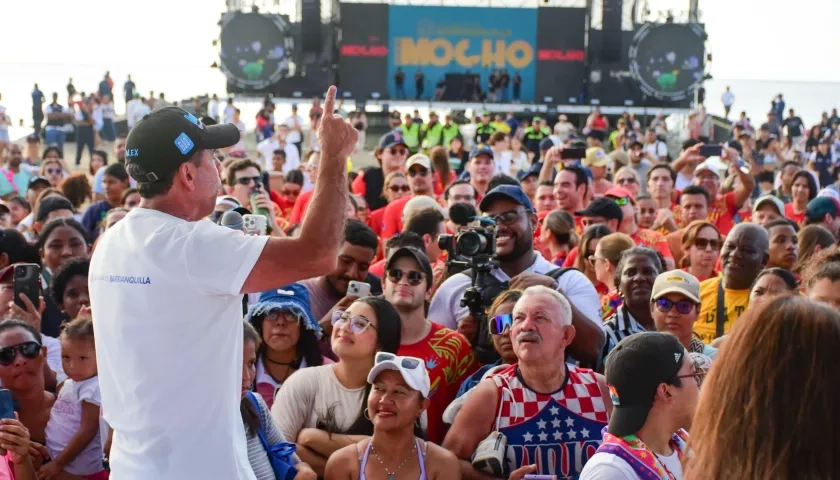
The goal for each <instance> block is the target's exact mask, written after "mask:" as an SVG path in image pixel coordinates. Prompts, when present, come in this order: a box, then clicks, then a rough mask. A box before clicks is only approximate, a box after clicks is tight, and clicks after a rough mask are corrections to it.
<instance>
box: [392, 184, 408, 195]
mask: <svg viewBox="0 0 840 480" xmlns="http://www.w3.org/2000/svg"><path fill="white" fill-rule="evenodd" d="M388 190H390V191H392V192H394V193H400V192H408V191H410V190H411V189H410V188H409V187H408V185H391V186H390V187H388Z"/></svg>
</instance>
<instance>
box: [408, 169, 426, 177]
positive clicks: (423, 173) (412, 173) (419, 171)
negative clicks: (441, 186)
mask: <svg viewBox="0 0 840 480" xmlns="http://www.w3.org/2000/svg"><path fill="white" fill-rule="evenodd" d="M428 174H429V170H428V169H427V168H418V169H417V170H409V171H408V176H409V177H412V178H413V177H416V176H417V175H420V176H421V177H425V176H426V175H428Z"/></svg>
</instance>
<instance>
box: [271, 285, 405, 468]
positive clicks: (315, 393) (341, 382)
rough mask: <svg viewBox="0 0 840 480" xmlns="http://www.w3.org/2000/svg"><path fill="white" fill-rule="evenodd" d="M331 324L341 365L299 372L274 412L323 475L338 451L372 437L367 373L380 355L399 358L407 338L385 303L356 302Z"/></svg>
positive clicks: (377, 300)
mask: <svg viewBox="0 0 840 480" xmlns="http://www.w3.org/2000/svg"><path fill="white" fill-rule="evenodd" d="M332 323H333V331H332V337H331V345H332V350H333V352H334V353H335V355H336V356H337V357H338V359H339V362H338V363H334V364H331V365H322V366H320V367H310V368H304V369H302V370H299V371H298V372H297V373H295V374H294V375H292V376H291V377H289V379H288V380H287V381H286V383H284V384H283V387H282V388H280V390H278V392H277V396H276V397H275V399H274V406H273V407H272V409H271V415H272V416H273V417H274V420H275V421H276V422H277V425H278V427H279V428H280V431H281V432H282V433H283V436H284V437H285V438H287V439H289V441H294V442H295V443H296V444H297V453H298V455H299V456H300V458H301V460H303V461H305V462H306V463H308V464H309V465H311V466H312V468H313V469H314V470H315V471H316V472H318V474H319V475H323V473H324V466H325V465H326V462H327V458H329V456H330V455H332V454H333V453H334V452H335V451H336V450H338V449H340V448H342V447H345V446H347V445H351V444H353V443H356V442H359V441H361V440H363V439H364V438H365V437H366V436H369V435H371V434H372V433H373V424H372V423H371V422H370V419H369V418H368V417H367V416H365V415H364V411H365V408H366V401H365V400H366V399H367V397H368V395H369V393H370V385H369V384H368V383H367V372H369V371H370V369H371V368H373V364H374V358H375V357H376V354H377V353H378V352H389V353H394V354H396V352H397V349H398V348H399V347H400V339H401V336H402V322H401V320H400V316H399V313H397V311H396V310H395V309H394V307H393V306H392V305H391V304H390V303H388V302H387V301H386V300H385V299H383V298H382V297H364V298H360V299H358V300H356V301H355V302H353V303H352V304H351V305H350V307H349V308H347V310H346V311H343V312H342V311H340V310H338V311H336V312H335V314H334V316H333V318H332Z"/></svg>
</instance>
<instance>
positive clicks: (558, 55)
mask: <svg viewBox="0 0 840 480" xmlns="http://www.w3.org/2000/svg"><path fill="white" fill-rule="evenodd" d="M584 60H586V52H584V51H583V50H555V49H551V48H544V49H541V50H537V61H539V62H582V61H584Z"/></svg>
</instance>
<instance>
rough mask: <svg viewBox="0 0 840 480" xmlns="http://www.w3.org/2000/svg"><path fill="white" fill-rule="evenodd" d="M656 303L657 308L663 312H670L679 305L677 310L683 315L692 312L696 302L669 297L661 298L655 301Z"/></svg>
mask: <svg viewBox="0 0 840 480" xmlns="http://www.w3.org/2000/svg"><path fill="white" fill-rule="evenodd" d="M654 303H655V304H656V309H657V310H659V311H660V312H662V313H668V312H670V311H671V310H673V308H674V307H677V311H678V312H679V313H680V314H681V315H688V314H689V313H691V310H692V309H693V308H694V302H692V301H691V300H680V301H677V302H674V301H671V300H668V299H667V298H660V299H659V300H656V301H655V302H654Z"/></svg>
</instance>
